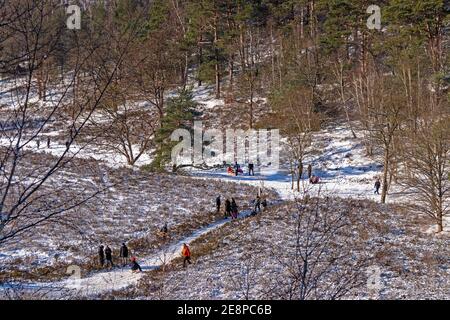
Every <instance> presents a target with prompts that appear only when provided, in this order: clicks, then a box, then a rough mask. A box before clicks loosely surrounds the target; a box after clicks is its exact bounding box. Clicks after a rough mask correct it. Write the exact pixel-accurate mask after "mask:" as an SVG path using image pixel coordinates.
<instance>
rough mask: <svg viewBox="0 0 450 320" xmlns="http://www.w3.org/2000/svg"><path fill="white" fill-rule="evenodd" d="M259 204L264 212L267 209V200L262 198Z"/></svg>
mask: <svg viewBox="0 0 450 320" xmlns="http://www.w3.org/2000/svg"><path fill="white" fill-rule="evenodd" d="M261 204H262V206H263V209H264V210H265V209H266V208H267V200H266V199H265V198H264V199H263V201H262V202H261Z"/></svg>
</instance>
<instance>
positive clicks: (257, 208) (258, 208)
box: [255, 195, 261, 212]
mask: <svg viewBox="0 0 450 320" xmlns="http://www.w3.org/2000/svg"><path fill="white" fill-rule="evenodd" d="M255 212H261V198H260V196H259V195H258V196H256V199H255Z"/></svg>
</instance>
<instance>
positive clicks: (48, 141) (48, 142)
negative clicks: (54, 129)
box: [47, 137, 50, 148]
mask: <svg viewBox="0 0 450 320" xmlns="http://www.w3.org/2000/svg"><path fill="white" fill-rule="evenodd" d="M47 148H50V137H47Z"/></svg>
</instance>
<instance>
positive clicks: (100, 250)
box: [98, 246, 105, 268]
mask: <svg viewBox="0 0 450 320" xmlns="http://www.w3.org/2000/svg"><path fill="white" fill-rule="evenodd" d="M103 248H104V247H103V246H100V247H98V262H99V264H100V267H102V268H103V266H104V265H105V253H104V252H103Z"/></svg>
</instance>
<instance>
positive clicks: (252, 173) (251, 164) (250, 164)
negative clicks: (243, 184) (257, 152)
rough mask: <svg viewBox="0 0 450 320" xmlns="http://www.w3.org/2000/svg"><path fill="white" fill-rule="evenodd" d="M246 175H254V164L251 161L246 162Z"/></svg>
mask: <svg viewBox="0 0 450 320" xmlns="http://www.w3.org/2000/svg"><path fill="white" fill-rule="evenodd" d="M248 175H249V176H254V175H255V165H254V164H253V162H249V164H248Z"/></svg>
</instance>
